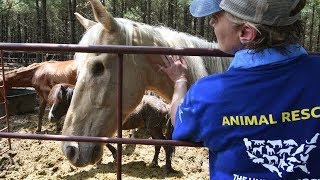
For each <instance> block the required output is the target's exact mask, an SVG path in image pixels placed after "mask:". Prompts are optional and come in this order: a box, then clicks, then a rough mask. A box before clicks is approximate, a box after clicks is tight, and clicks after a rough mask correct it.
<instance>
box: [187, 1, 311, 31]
mask: <svg viewBox="0 0 320 180" xmlns="http://www.w3.org/2000/svg"><path fill="white" fill-rule="evenodd" d="M305 2H306V0H193V1H192V3H191V5H190V12H191V14H192V15H193V16H195V17H203V16H207V15H210V14H213V13H216V12H218V11H221V9H222V10H224V11H226V12H229V13H231V14H233V15H235V16H237V17H239V18H241V19H243V20H246V21H249V22H253V23H257V24H264V25H270V26H287V25H290V24H293V23H294V22H296V21H297V20H298V19H300V11H301V10H302V9H303V7H304V5H305ZM296 7H297V9H296ZM219 8H220V10H218V9H219Z"/></svg>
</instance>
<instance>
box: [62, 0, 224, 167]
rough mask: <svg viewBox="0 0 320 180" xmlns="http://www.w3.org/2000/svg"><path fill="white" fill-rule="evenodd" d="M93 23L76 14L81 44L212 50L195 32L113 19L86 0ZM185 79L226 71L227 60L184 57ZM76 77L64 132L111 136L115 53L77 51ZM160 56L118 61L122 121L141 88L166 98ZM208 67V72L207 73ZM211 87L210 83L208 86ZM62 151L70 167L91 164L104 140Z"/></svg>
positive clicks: (95, 0)
mask: <svg viewBox="0 0 320 180" xmlns="http://www.w3.org/2000/svg"><path fill="white" fill-rule="evenodd" d="M90 3H91V5H92V9H93V12H94V15H95V19H96V22H94V21H91V20H88V19H85V18H84V17H82V16H80V15H77V17H78V20H79V21H80V22H81V24H82V25H84V27H86V28H87V32H86V33H85V34H84V36H83V37H82V39H81V41H80V43H79V44H80V45H83V46H88V45H128V46H129V45H130V46H132V45H133V46H166V47H176V48H207V49H208V48H215V47H217V44H216V43H210V42H207V41H206V40H204V39H200V38H198V37H195V36H191V35H188V34H186V33H181V32H177V31H173V30H172V29H169V28H166V27H154V26H150V25H147V24H142V23H138V22H134V21H130V20H127V19H120V18H113V17H112V16H111V15H110V13H109V12H107V11H106V9H105V7H104V6H103V5H102V4H101V3H100V1H99V0H90ZM185 59H186V62H187V64H188V66H189V72H188V82H189V83H190V84H191V83H193V82H195V81H196V80H197V79H199V78H202V77H204V76H207V75H208V74H211V73H217V72H221V71H223V70H225V69H226V68H227V67H228V65H229V64H230V58H216V57H198V56H192V57H191V56H185ZM75 61H77V63H78V65H79V66H78V72H79V73H78V78H77V83H76V86H75V89H74V94H73V98H72V100H71V104H70V107H69V109H68V112H67V115H66V118H65V122H64V125H63V130H62V134H63V135H70V136H72V135H78V136H102V137H105V136H106V137H111V136H113V134H114V133H115V132H116V130H117V122H116V116H117V114H116V112H117V110H116V108H117V106H116V104H117V61H118V56H117V55H116V54H107V53H76V54H75ZM158 65H163V62H162V60H161V57H160V55H150V54H127V55H125V56H124V61H123V68H124V70H123V79H124V81H123V82H124V83H123V100H124V102H123V105H122V112H123V121H124V120H125V119H126V117H127V116H128V115H129V114H130V113H131V112H132V111H133V110H134V109H135V108H136V107H137V105H138V104H139V103H140V102H141V99H142V97H143V95H144V93H145V91H146V90H153V91H155V92H156V93H157V94H159V95H160V96H161V97H164V98H165V99H166V100H167V101H168V102H169V101H170V99H171V97H172V94H173V90H174V82H172V81H171V80H170V78H169V77H168V76H167V75H165V74H164V73H163V72H162V71H159V68H158ZM208 70H210V71H208ZM212 88H214V87H212ZM61 147H62V151H63V153H64V154H65V156H66V157H67V158H68V159H69V161H70V162H71V163H72V164H73V165H75V166H79V167H81V166H86V165H89V164H94V163H96V162H97V161H99V159H101V157H102V153H103V151H102V150H103V149H102V147H103V143H96V142H62V146H61Z"/></svg>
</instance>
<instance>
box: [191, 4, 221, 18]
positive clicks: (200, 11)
mask: <svg viewBox="0 0 320 180" xmlns="http://www.w3.org/2000/svg"><path fill="white" fill-rule="evenodd" d="M220 2H221V0H193V1H192V2H191V4H190V8H189V9H190V13H191V14H192V16H194V17H204V16H208V15H210V14H214V13H216V12H219V11H221V10H222V9H221V8H220V7H219V4H220Z"/></svg>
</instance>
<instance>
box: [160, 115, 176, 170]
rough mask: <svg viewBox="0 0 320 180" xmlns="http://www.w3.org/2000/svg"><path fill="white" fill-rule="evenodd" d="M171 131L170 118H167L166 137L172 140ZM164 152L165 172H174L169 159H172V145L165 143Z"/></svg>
mask: <svg viewBox="0 0 320 180" xmlns="http://www.w3.org/2000/svg"><path fill="white" fill-rule="evenodd" d="M172 131H173V126H172V125H171V120H170V119H169V120H168V122H167V124H166V139H167V140H172ZM163 148H164V150H165V152H166V173H175V172H177V171H176V170H174V169H173V168H172V165H171V161H172V154H173V152H174V146H171V145H167V146H163Z"/></svg>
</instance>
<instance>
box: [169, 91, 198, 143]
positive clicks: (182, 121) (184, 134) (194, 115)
mask: <svg viewBox="0 0 320 180" xmlns="http://www.w3.org/2000/svg"><path fill="white" fill-rule="evenodd" d="M195 95H196V92H195V91H194V89H193V88H192V87H191V88H190V89H189V91H188V92H187V94H186V96H185V98H184V101H183V103H182V104H180V105H179V106H178V109H177V112H176V119H175V125H174V131H173V134H172V138H173V139H175V140H187V141H193V142H202V137H201V131H200V130H201V127H202V122H201V121H200V120H199V117H198V116H199V111H201V110H200V108H201V106H200V102H199V98H195V97H196V96H195Z"/></svg>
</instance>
